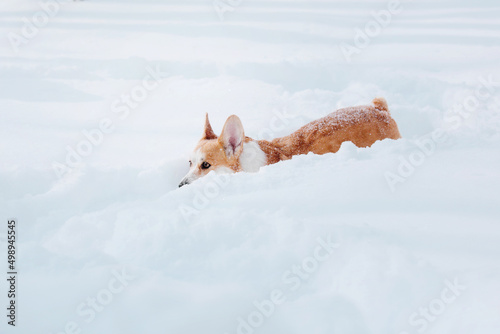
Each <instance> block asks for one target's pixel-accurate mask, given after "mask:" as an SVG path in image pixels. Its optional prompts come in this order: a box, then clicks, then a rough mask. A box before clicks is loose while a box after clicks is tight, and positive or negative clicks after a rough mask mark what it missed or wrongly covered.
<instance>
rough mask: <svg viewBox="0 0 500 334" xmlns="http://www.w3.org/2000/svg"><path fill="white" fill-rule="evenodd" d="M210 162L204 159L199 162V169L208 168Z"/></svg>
mask: <svg viewBox="0 0 500 334" xmlns="http://www.w3.org/2000/svg"><path fill="white" fill-rule="evenodd" d="M210 166H211V165H210V164H209V163H208V162H206V161H203V163H202V164H201V169H208V168H210Z"/></svg>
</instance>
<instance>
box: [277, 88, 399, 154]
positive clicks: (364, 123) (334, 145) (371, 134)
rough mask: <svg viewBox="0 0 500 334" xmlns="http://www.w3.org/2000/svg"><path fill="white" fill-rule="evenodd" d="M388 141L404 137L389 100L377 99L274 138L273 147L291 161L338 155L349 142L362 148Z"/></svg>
mask: <svg viewBox="0 0 500 334" xmlns="http://www.w3.org/2000/svg"><path fill="white" fill-rule="evenodd" d="M386 138H390V139H398V138H401V135H400V134H399V130H398V126H397V124H396V122H395V121H394V119H392V117H391V115H390V112H389V108H388V107H387V102H386V101H385V99H384V98H376V99H374V100H373V106H357V107H349V108H344V109H339V110H337V111H335V112H333V113H331V114H329V115H327V116H326V117H323V118H320V119H318V120H315V121H312V122H311V123H309V124H306V125H304V126H303V127H301V128H300V129H298V130H297V131H295V132H294V133H292V134H290V135H288V136H285V137H281V138H276V139H274V140H273V141H271V143H270V144H271V145H273V146H275V147H277V148H279V149H280V150H281V151H282V154H284V155H285V156H287V157H289V158H290V157H292V156H293V155H297V154H307V153H309V152H313V153H315V154H325V153H330V152H331V153H335V152H337V151H338V150H339V149H340V146H341V144H342V143H343V142H345V141H351V142H353V143H354V144H355V145H356V146H358V147H367V146H371V145H372V144H373V143H374V142H376V141H377V140H382V139H386Z"/></svg>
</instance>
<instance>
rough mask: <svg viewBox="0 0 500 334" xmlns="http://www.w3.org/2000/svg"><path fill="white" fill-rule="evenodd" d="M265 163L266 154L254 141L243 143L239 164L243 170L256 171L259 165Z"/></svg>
mask: <svg viewBox="0 0 500 334" xmlns="http://www.w3.org/2000/svg"><path fill="white" fill-rule="evenodd" d="M266 163H267V158H266V154H265V153H264V151H262V150H261V149H260V146H259V144H258V143H257V142H255V141H249V142H248V143H244V144H243V152H241V155H240V166H241V169H242V170H243V171H244V172H251V173H253V172H258V171H259V169H260V167H262V166H265V165H266Z"/></svg>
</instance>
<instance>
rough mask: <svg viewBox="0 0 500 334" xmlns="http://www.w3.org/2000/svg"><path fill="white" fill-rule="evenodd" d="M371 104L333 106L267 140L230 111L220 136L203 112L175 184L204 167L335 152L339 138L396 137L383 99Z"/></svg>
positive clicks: (222, 168)
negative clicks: (199, 133)
mask: <svg viewBox="0 0 500 334" xmlns="http://www.w3.org/2000/svg"><path fill="white" fill-rule="evenodd" d="M372 104H373V105H369V106H368V105H367V106H357V107H348V108H343V109H339V110H337V111H335V112H333V113H331V114H329V115H327V116H325V117H323V118H320V119H318V120H315V121H312V122H310V123H308V124H306V125H304V126H303V127H301V128H300V129H298V130H297V131H295V132H293V133H292V134H290V135H288V136H285V137H281V138H276V139H273V140H271V141H268V140H253V139H252V138H250V137H247V136H245V132H244V130H243V125H242V123H241V121H240V119H239V118H238V116H235V115H232V116H229V118H228V119H227V120H226V123H225V124H224V127H223V129H222V132H221V134H220V136H217V135H216V134H215V133H214V131H213V130H212V126H211V125H210V122H209V120H208V113H207V114H206V117H205V129H204V130H203V135H202V138H201V139H200V141H199V142H198V145H196V147H195V149H194V151H193V153H192V154H191V160H190V161H189V165H190V170H189V172H188V174H187V175H186V176H185V177H184V178H183V179H182V181H181V183H180V184H179V187H182V186H184V185H186V184H189V183H191V182H193V181H194V180H196V179H198V178H200V177H202V176H204V175H206V174H208V173H209V172H210V171H215V172H223V173H234V172H240V171H243V172H256V171H258V170H259V169H260V167H262V166H266V165H270V164H274V163H277V162H279V161H281V160H288V159H291V158H292V157H293V156H294V155H298V154H307V153H309V152H312V153H315V154H325V153H335V152H337V151H338V150H339V149H340V145H341V144H342V143H343V142H345V141H351V142H353V143H354V145H356V146H357V147H368V146H371V145H372V144H373V143H375V142H376V141H377V140H383V139H386V138H390V139H398V138H401V135H400V134H399V130H398V126H397V124H396V122H395V121H394V119H393V118H392V117H391V114H390V112H389V108H388V107H387V102H386V101H385V99H384V98H376V99H374V100H373V103H372Z"/></svg>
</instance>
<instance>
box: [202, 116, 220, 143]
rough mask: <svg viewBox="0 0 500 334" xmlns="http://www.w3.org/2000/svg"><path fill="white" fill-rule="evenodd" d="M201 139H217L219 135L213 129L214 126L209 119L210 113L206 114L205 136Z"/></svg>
mask: <svg viewBox="0 0 500 334" xmlns="http://www.w3.org/2000/svg"><path fill="white" fill-rule="evenodd" d="M201 139H217V135H216V134H215V132H214V130H212V126H211V125H210V121H209V120H208V113H206V115H205V129H204V130H203V137H202V138H201Z"/></svg>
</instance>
